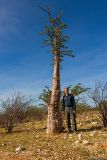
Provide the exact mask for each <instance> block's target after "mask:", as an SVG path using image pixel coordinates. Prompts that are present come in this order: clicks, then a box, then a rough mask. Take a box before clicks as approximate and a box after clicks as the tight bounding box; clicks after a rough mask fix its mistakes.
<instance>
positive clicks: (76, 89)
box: [39, 83, 89, 108]
mask: <svg viewBox="0 0 107 160" xmlns="http://www.w3.org/2000/svg"><path fill="white" fill-rule="evenodd" d="M68 88H69V92H70V93H72V94H73V95H74V96H76V102H77V103H78V102H79V100H80V97H79V96H80V95H81V94H83V93H85V92H87V91H88V90H89V88H86V87H83V86H82V84H81V83H78V84H77V85H75V86H72V85H69V86H68ZM51 94H52V91H51V89H50V88H49V87H48V86H45V89H43V90H42V93H41V94H40V96H39V99H41V100H42V101H43V102H44V106H45V107H46V108H47V107H48V105H49V104H50V99H51ZM62 99H63V91H60V103H59V106H60V107H62Z"/></svg>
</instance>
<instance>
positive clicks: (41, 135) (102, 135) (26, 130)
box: [0, 111, 107, 160]
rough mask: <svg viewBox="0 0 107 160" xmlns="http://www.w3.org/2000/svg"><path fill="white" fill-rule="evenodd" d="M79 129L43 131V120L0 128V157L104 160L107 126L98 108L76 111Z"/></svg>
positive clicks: (13, 159)
mask: <svg viewBox="0 0 107 160" xmlns="http://www.w3.org/2000/svg"><path fill="white" fill-rule="evenodd" d="M77 124H78V132H76V133H70V134H68V133H67V130H66V122H65V120H64V127H65V129H64V131H63V133H60V134H54V135H47V134H46V120H42V121H37V122H29V123H25V124H21V125H20V126H18V127H16V128H15V129H14V131H13V133H11V134H7V133H6V132H5V131H4V129H0V160H98V159H99V160H100V159H101V160H107V130H106V129H104V128H102V127H101V126H100V123H99V118H98V114H97V112H95V111H94V112H92V111H91V112H85V113H83V114H82V115H78V118H77Z"/></svg>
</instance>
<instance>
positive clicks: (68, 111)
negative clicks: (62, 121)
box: [62, 88, 77, 133]
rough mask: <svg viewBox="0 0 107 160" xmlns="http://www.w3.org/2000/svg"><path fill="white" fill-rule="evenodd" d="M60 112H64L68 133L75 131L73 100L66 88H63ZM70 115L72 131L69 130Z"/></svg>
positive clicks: (74, 106)
mask: <svg viewBox="0 0 107 160" xmlns="http://www.w3.org/2000/svg"><path fill="white" fill-rule="evenodd" d="M62 110H63V111H65V116H66V122H67V127H68V133H70V132H71V131H77V125H76V105H75V99H74V96H73V94H69V90H68V88H64V96H63V108H62ZM71 115H72V130H71V121H70V116H71Z"/></svg>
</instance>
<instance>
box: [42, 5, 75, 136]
mask: <svg viewBox="0 0 107 160" xmlns="http://www.w3.org/2000/svg"><path fill="white" fill-rule="evenodd" d="M41 9H42V10H43V11H44V12H46V13H47V16H48V22H49V23H48V25H47V26H45V28H44V32H42V34H44V35H45V36H46V37H47V39H46V40H44V44H45V45H47V46H50V48H51V53H52V55H53V80H52V93H51V99H50V103H49V105H48V118H47V133H58V132H61V131H62V117H61V112H60V108H59V101H60V63H61V61H62V60H63V58H64V56H71V57H74V55H73V54H72V51H71V50H68V47H67V46H66V42H67V41H68V40H69V36H67V35H64V30H65V29H66V28H67V27H68V26H67V25H66V24H65V23H63V21H62V15H57V16H53V14H52V12H51V10H50V8H47V9H44V8H42V7H41Z"/></svg>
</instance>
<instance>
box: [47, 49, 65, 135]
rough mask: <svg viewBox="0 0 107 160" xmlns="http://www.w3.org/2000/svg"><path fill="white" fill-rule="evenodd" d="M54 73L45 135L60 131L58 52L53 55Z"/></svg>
mask: <svg viewBox="0 0 107 160" xmlns="http://www.w3.org/2000/svg"><path fill="white" fill-rule="evenodd" d="M54 56H55V57H54V71H53V81H52V95H51V102H50V105H49V106H48V119H47V133H55V132H57V133H58V132H61V131H62V117H61V112H60V110H59V101H60V64H59V63H60V62H59V55H58V51H57V50H56V51H55V54H54Z"/></svg>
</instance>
